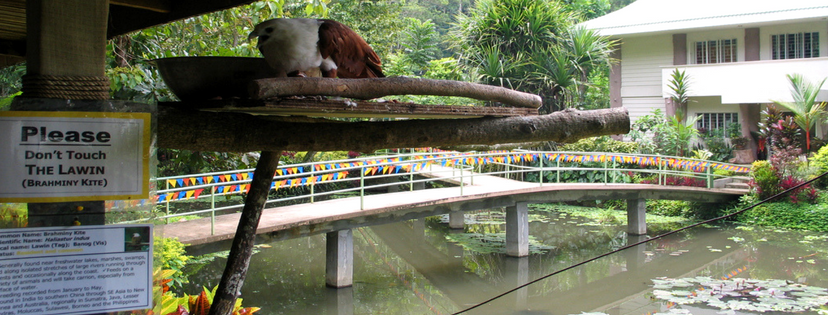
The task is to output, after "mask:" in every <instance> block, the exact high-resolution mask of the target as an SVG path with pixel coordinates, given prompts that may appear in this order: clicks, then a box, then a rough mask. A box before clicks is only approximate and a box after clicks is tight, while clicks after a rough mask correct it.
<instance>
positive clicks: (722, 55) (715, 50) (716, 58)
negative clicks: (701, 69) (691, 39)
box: [696, 39, 736, 64]
mask: <svg viewBox="0 0 828 315" xmlns="http://www.w3.org/2000/svg"><path fill="white" fill-rule="evenodd" d="M722 62H736V39H720V40H708V41H702V42H696V63H697V64H705V63H722Z"/></svg>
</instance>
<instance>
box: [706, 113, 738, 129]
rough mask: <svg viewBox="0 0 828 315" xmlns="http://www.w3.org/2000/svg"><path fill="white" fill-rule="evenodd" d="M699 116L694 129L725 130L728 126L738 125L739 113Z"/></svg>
mask: <svg viewBox="0 0 828 315" xmlns="http://www.w3.org/2000/svg"><path fill="white" fill-rule="evenodd" d="M698 115H699V116H701V118H699V120H698V121H697V122H696V129H699V130H707V131H709V130H714V129H721V130H723V131H724V130H726V129H727V127H728V125H730V124H736V123H739V113H700V114H698Z"/></svg>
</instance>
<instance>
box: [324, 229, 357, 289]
mask: <svg viewBox="0 0 828 315" xmlns="http://www.w3.org/2000/svg"><path fill="white" fill-rule="evenodd" d="M325 238H326V249H327V250H326V253H325V257H326V258H325V262H326V264H325V284H327V285H328V286H329V287H334V288H342V287H350V286H351V285H353V284H354V234H353V232H352V231H351V230H350V229H348V230H341V231H336V232H330V233H327V234H326V235H325Z"/></svg>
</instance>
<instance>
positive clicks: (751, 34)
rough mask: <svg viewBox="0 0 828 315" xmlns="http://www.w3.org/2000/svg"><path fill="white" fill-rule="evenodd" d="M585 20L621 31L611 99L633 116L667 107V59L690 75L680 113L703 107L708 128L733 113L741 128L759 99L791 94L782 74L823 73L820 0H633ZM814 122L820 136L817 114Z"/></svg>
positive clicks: (825, 90)
mask: <svg viewBox="0 0 828 315" xmlns="http://www.w3.org/2000/svg"><path fill="white" fill-rule="evenodd" d="M584 25H585V26H586V27H588V28H591V29H596V30H599V32H600V33H601V34H602V35H605V36H609V37H610V38H614V39H618V40H619V41H620V48H619V49H618V50H617V51H616V54H615V56H614V57H615V58H617V59H620V60H621V62H620V63H619V64H617V65H615V66H614V67H613V69H612V72H611V74H610V97H611V104H612V106H613V107H618V106H624V107H626V108H627V109H628V110H629V112H630V116H631V118H632V120H633V121H635V120H636V119H637V118H638V117H641V116H643V115H647V114H650V113H651V112H652V110H653V109H656V108H661V109H663V111H664V112H665V113H667V114H672V113H674V112H675V107H674V106H673V105H672V102H671V101H670V99H669V95H670V93H671V90H670V89H669V88H668V86H667V82H668V81H669V79H670V74H671V73H672V72H673V70H674V69H679V70H685V71H686V73H687V75H688V76H689V78H690V79H689V83H690V91H689V94H690V96H691V102H690V104H689V105H688V108H687V114H688V117H692V116H695V115H702V116H703V117H702V119H700V120H699V123H698V124H699V127H706V128H721V127H723V126H724V125H725V124H726V122H728V121H731V120H732V121H738V122H740V123H741V125H742V133H743V135H745V136H747V135H749V134H750V131H756V130H757V126H756V123H757V122H758V121H759V118H760V115H759V113H760V111H761V109H762V108H763V104H768V103H771V100H781V101H790V100H791V93H790V84H789V82H788V80H787V77H786V75H787V74H793V73H799V74H802V75H803V76H804V77H805V78H806V79H808V80H810V81H811V82H818V81H819V80H822V79H824V78H826V77H828V0H786V1H769V0H638V1H636V2H634V3H632V4H630V5H629V6H627V7H625V8H623V9H621V10H618V11H616V12H613V13H610V14H607V15H605V16H602V17H599V18H596V19H593V20H590V21H587V22H585V23H584ZM819 100H822V101H825V100H828V84H825V86H823V87H822V92H821V93H820V97H819ZM816 132H817V134H819V135H822V138H824V136H825V134H826V132H828V128H826V126H825V124H824V122H821V123H820V126H818V127H817V130H816Z"/></svg>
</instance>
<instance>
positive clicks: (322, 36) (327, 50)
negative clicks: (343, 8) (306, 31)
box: [319, 20, 385, 78]
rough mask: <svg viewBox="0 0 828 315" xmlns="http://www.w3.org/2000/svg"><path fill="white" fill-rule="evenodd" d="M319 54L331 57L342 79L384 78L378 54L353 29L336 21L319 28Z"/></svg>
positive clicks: (323, 22) (323, 56)
mask: <svg viewBox="0 0 828 315" xmlns="http://www.w3.org/2000/svg"><path fill="white" fill-rule="evenodd" d="M319 53H321V54H322V58H328V57H331V59H333V61H334V63H336V66H337V76H338V77H340V78H382V77H385V75H384V74H383V73H382V62H380V59H379V56H377V53H375V52H374V50H373V49H371V46H370V45H368V43H367V42H365V40H364V39H362V37H360V36H359V34H357V33H356V32H354V31H353V30H352V29H350V28H348V27H347V26H345V24H342V23H339V22H337V21H334V20H322V25H320V26H319Z"/></svg>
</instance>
